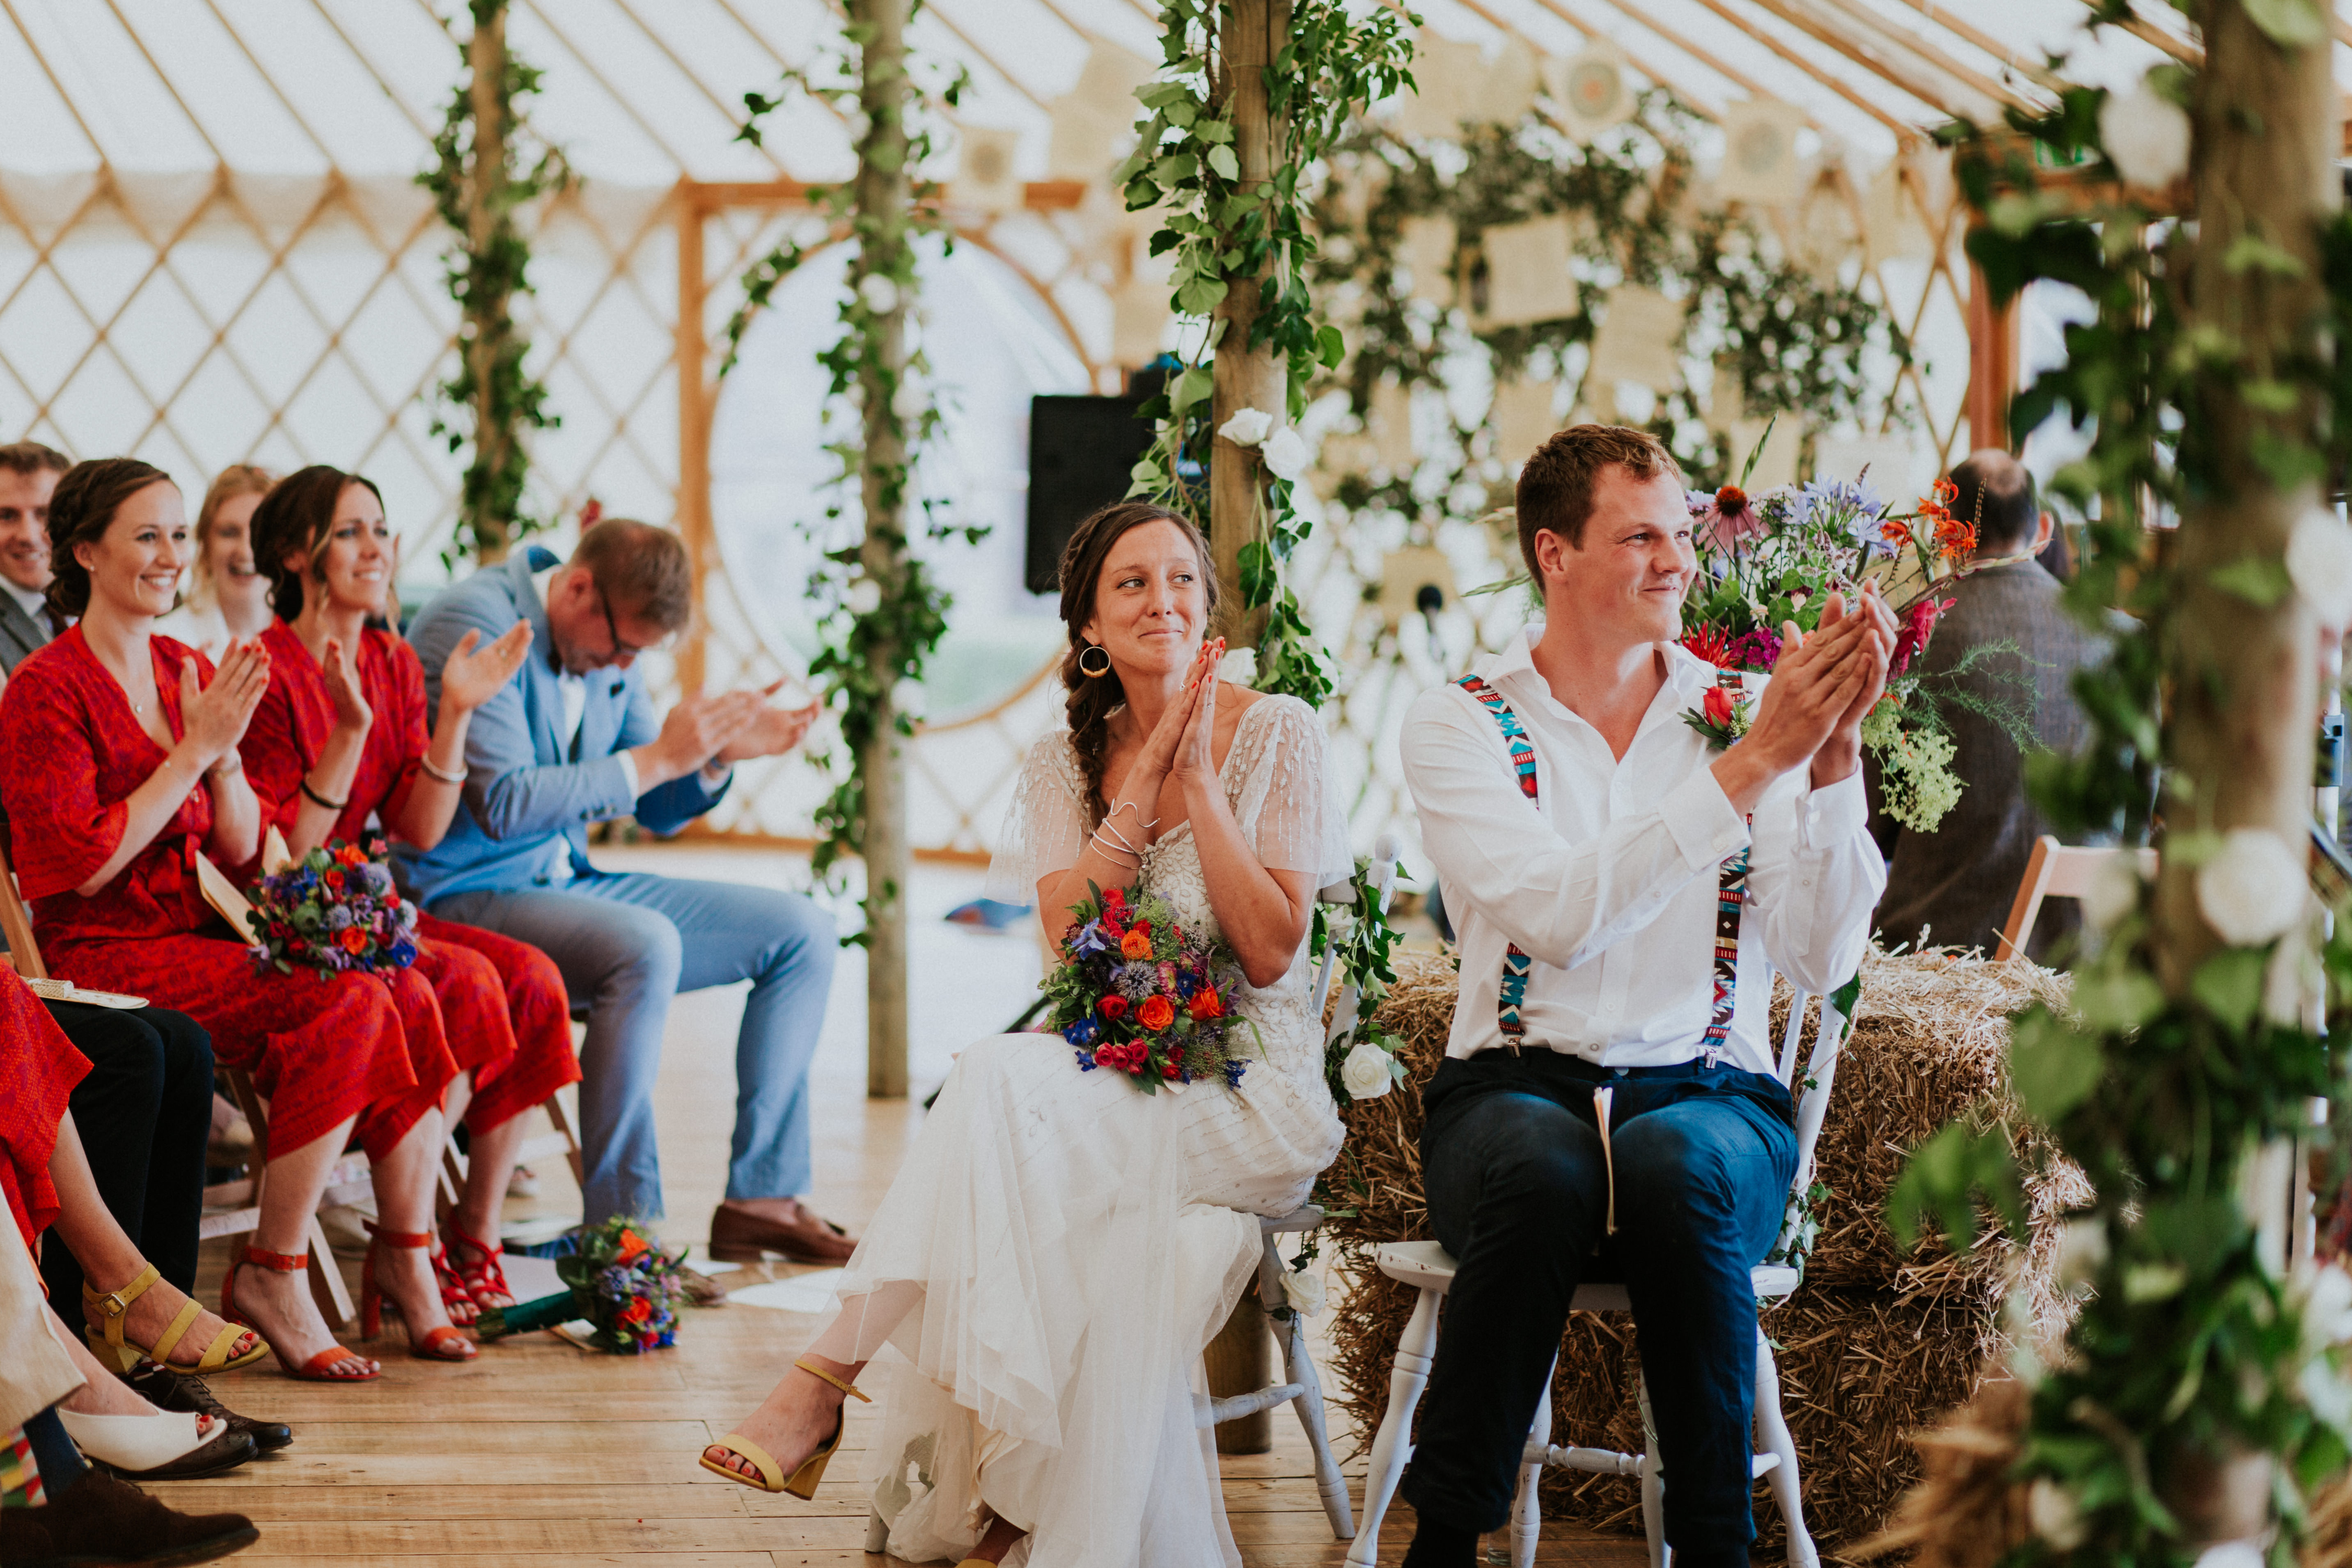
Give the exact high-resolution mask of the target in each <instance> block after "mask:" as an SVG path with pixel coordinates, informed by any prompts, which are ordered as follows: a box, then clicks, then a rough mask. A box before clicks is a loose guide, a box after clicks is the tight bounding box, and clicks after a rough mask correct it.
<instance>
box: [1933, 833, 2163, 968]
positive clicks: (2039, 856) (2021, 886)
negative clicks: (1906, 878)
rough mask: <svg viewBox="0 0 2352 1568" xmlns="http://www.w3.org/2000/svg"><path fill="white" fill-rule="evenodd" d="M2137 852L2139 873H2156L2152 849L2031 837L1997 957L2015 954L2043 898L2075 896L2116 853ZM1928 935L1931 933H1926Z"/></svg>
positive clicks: (2088, 887) (2022, 945) (2030, 931)
mask: <svg viewBox="0 0 2352 1568" xmlns="http://www.w3.org/2000/svg"><path fill="white" fill-rule="evenodd" d="M2129 854H2137V855H2138V856H2139V869H2140V875H2141V876H2143V877H2150V878H2152V877H2154V876H2155V875H2156V851H2155V850H2153V849H2140V850H2129V849H2085V848H2081V847H2072V846H2068V845H2064V844H2061V843H2059V842H2058V840H2057V839H2056V838H2054V837H2052V836H2051V835H2049V834H2047V833H2045V834H2043V835H2042V837H2039V838H2037V839H2035V840H2034V841H2033V856H2032V858H2031V859H2029V860H2027V861H2026V863H2025V879H2024V880H2023V881H2021V882H2020V883H2018V885H2017V900H2016V901H2015V902H2014V903H2012V904H2011V905H2010V906H2009V923H2008V924H2006V925H2004V926H2002V927H2001V928H2000V944H1999V945H1998V946H1997V947H1996V948H1995V949H1994V951H1993V957H1994V958H1995V959H1997V960H2006V959H2009V958H2013V957H2015V956H2016V955H2017V954H2018V953H2020V952H2023V951H2024V950H2025V942H2026V938H2028V937H2029V936H2031V935H2032V934H2033V920H2034V917H2035V916H2036V915H2039V914H2040V913H2041V912H2042V900H2044V899H2079V898H2082V897H2083V896H2084V895H2085V894H2087V893H2088V892H2089V891H2090V890H2091V887H2092V884H2093V883H2095V882H2096V881H2097V880H2098V877H2099V873H2100V872H2101V871H2102V870H2104V869H2105V867H2106V865H2107V862H2109V861H2110V860H2113V859H2115V858H2116V857H2117V856H2119V855H2129ZM1930 934H1931V935H1932V934H1933V933H1930Z"/></svg>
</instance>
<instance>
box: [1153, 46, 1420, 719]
mask: <svg viewBox="0 0 2352 1568" xmlns="http://www.w3.org/2000/svg"><path fill="white" fill-rule="evenodd" d="M1222 10H1223V7H1222V6H1221V5H1219V4H1218V0H1163V4H1162V5H1161V6H1160V27H1161V39H1160V46H1161V55H1162V58H1161V74H1160V80H1158V81H1155V82H1152V83H1150V84H1149V85H1147V86H1146V87H1144V88H1143V89H1141V90H1140V91H1139V92H1138V93H1137V95H1136V96H1137V98H1138V99H1139V100H1140V101H1141V103H1142V105H1143V108H1144V110H1146V111H1147V112H1146V114H1145V116H1144V118H1143V119H1142V120H1141V121H1139V122H1138V124H1137V127H1136V130H1137V136H1138V140H1137V144H1136V150H1135V153H1134V154H1133V155H1132V156H1130V157H1129V159H1128V160H1127V162H1126V163H1123V164H1122V165H1120V167H1119V170H1118V174H1117V175H1116V176H1115V178H1116V179H1117V181H1118V184H1120V185H1121V186H1122V187H1123V188H1124V190H1125V193H1126V198H1127V205H1128V209H1129V211H1132V212H1139V211H1143V210H1146V209H1150V208H1157V209H1159V210H1160V211H1161V212H1162V213H1163V215H1164V216H1163V218H1162V222H1161V226H1160V230H1159V232H1158V233H1156V234H1154V235H1153V236H1152V237H1151V254H1153V255H1154V256H1161V255H1168V254H1171V253H1172V254H1173V256H1174V258H1175V260H1174V270H1173V272H1172V274H1171V279H1170V286H1171V304H1172V305H1173V306H1174V308H1175V310H1176V312H1177V314H1178V315H1180V316H1183V317H1188V318H1192V319H1195V320H1204V319H1207V318H1209V317H1210V316H1211V313H1212V312H1213V311H1214V310H1216V308H1217V307H1218V306H1219V305H1220V304H1222V303H1223V301H1224V300H1225V297H1226V294H1227V292H1228V291H1229V289H1231V287H1232V286H1233V284H1234V282H1235V281H1236V280H1241V279H1264V289H1263V291H1262V293H1261V295H1260V298H1259V309H1258V312H1257V315H1256V316H1255V319H1254V320H1253V321H1251V322H1250V324H1249V335H1248V342H1247V346H1248V347H1250V348H1252V349H1255V348H1260V347H1265V348H1270V349H1271V350H1272V351H1273V352H1274V353H1276V354H1277V355H1279V356H1280V358H1281V360H1282V363H1283V365H1284V367H1285V370H1286V376H1287V397H1286V409H1284V410H1281V411H1276V410H1273V409H1267V410H1264V411H1263V412H1265V413H1267V414H1276V413H1277V412H1281V413H1285V414H1286V415H1287V416H1288V417H1289V418H1290V419H1292V420H1295V419H1297V416H1299V415H1300V414H1302V413H1303V412H1305V409H1306V405H1307V404H1306V399H1307V385H1308V384H1309V382H1310V381H1311V379H1312V377H1313V376H1314V374H1316V372H1317V370H1318V368H1321V369H1328V368H1330V367H1332V366H1335V365H1337V364H1339V362H1340V360H1341V358H1342V356H1343V355H1344V353H1345V352H1346V351H1345V346H1344V344H1343V343H1342V342H1341V339H1340V335H1339V329H1338V328H1337V327H1334V326H1332V325H1331V324H1330V323H1329V322H1328V321H1325V320H1323V319H1322V317H1321V315H1320V314H1319V313H1318V310H1317V308H1316V305H1315V300H1314V297H1313V294H1312V292H1311V290H1310V289H1309V286H1308V285H1309V269H1308V268H1309V263H1310V261H1311V259H1312V258H1313V256H1314V253H1315V237H1314V235H1313V232H1312V230H1311V228H1310V226H1309V224H1308V221H1307V218H1308V211H1309V205H1310V202H1311V198H1312V186H1313V184H1314V181H1315V178H1316V175H1317V173H1318V165H1319V163H1320V161H1321V160H1322V158H1323V156H1324V154H1325V153H1326V152H1327V151H1328V150H1329V149H1330V148H1331V147H1332V146H1333V145H1335V144H1336V143H1337V142H1338V141H1339V138H1340V137H1341V136H1342V135H1343V134H1344V133H1345V132H1346V131H1347V128H1348V126H1349V124H1350V122H1351V121H1354V120H1355V119H1356V118H1357V117H1358V116H1359V115H1360V114H1361V113H1362V112H1363V111H1364V110H1366V109H1368V108H1370V106H1371V104H1372V103H1374V102H1376V101H1377V100H1380V99H1381V98H1384V97H1386V96H1387V95H1389V94H1390V93H1392V92H1394V91H1396V90H1397V89H1399V88H1400V87H1405V86H1410V85H1411V84H1412V77H1411V75H1410V74H1409V73H1408V71H1407V66H1408V64H1409V63H1410V61H1411V58H1412V40H1411V37H1410V36H1409V35H1408V34H1407V33H1406V32H1405V27H1406V26H1407V25H1408V24H1410V25H1413V26H1418V25H1419V23H1420V18H1419V17H1418V16H1412V15H1410V14H1408V13H1401V12H1391V11H1386V10H1377V9H1376V10H1374V11H1372V12H1371V13H1370V15H1369V16H1363V17H1361V18H1357V17H1353V16H1350V15H1349V6H1348V5H1346V4H1345V3H1344V0H1300V3H1299V4H1297V5H1295V6H1294V7H1293V8H1292V10H1291V15H1290V30H1289V36H1288V37H1286V39H1285V40H1284V41H1283V42H1282V45H1281V47H1280V48H1279V49H1278V50H1277V51H1276V55H1275V58H1273V60H1271V61H1270V62H1269V63H1268V64H1267V66H1266V67H1265V75H1264V79H1265V89H1266V97H1267V110H1268V118H1269V120H1270V121H1271V123H1272V127H1273V138H1274V149H1275V150H1274V158H1273V165H1274V166H1273V174H1272V177H1271V178H1270V179H1269V180H1267V181H1266V182H1265V184H1262V185H1255V186H1254V185H1250V184H1244V182H1243V180H1242V178H1241V164H1240V162H1239V159H1238V157H1237V156H1236V154H1235V153H1234V123H1233V121H1232V120H1231V118H1230V117H1229V116H1230V112H1231V111H1230V107H1229V105H1228V104H1227V103H1226V102H1225V100H1224V99H1223V96H1222V94H1221V92H1220V90H1219V82H1218V77H1219V74H1220V64H1219V60H1218V56H1217V30H1218V26H1219V22H1220V20H1221V13H1222ZM1226 324H1227V323H1226V321H1224V320H1223V319H1218V320H1216V321H1213V323H1212V324H1211V325H1210V326H1208V327H1207V329H1206V330H1204V331H1202V334H1201V338H1200V346H1199V349H1198V351H1197V353H1196V354H1195V355H1194V357H1193V358H1192V361H1191V362H1190V363H1186V364H1184V365H1183V366H1182V367H1181V369H1179V370H1177V371H1175V372H1173V373H1171V376H1170V378H1169V383H1168V388H1167V391H1166V392H1165V393H1164V394H1163V395H1161V396H1160V397H1157V398H1154V399H1152V400H1151V401H1150V403H1148V404H1147V405H1145V406H1144V409H1143V414H1144V416H1146V417H1148V418H1151V419H1153V420H1155V421H1156V422H1157V424H1158V428H1159V434H1158V437H1157V439H1156V440H1155V442H1154V443H1153V446H1152V447H1151V449H1150V452H1149V453H1148V454H1146V456H1145V457H1144V458H1143V460H1142V461H1141V462H1140V463H1139V464H1138V465H1137V466H1136V469H1135V477H1134V487H1133V489H1131V490H1130V491H1129V493H1130V494H1131V495H1135V496H1139V497H1145V498H1148V499H1150V500H1157V501H1160V503H1161V504H1163V505H1167V506H1170V507H1173V508H1178V509H1181V510H1183V511H1185V512H1186V513H1187V514H1188V515H1190V516H1192V518H1193V520H1194V521H1196V522H1198V523H1199V524H1200V525H1201V527H1202V531H1203V532H1204V533H1205V532H1206V531H1207V526H1208V519H1207V517H1206V515H1205V510H1206V504H1207V500H1206V495H1205V490H1204V487H1202V485H1201V484H1199V483H1197V482H1194V481H1192V480H1191V479H1188V478H1187V477H1186V476H1187V475H1188V473H1202V474H1204V473H1205V472H1206V471H1207V468H1208V463H1209V447H1210V440H1211V437H1212V434H1213V433H1212V431H1211V430H1210V428H1209V409H1210V398H1211V393H1212V391H1213V373H1212V371H1211V368H1210V366H1211V363H1212V360H1213V356H1214V354H1215V353H1216V351H1217V349H1218V346H1219V342H1220V340H1221V339H1222V337H1223V329H1224V328H1225V326H1226ZM1277 423H1280V421H1277ZM1278 467H1279V465H1276V464H1273V463H1266V462H1263V461H1262V462H1261V466H1260V472H1259V495H1258V504H1257V519H1256V521H1257V526H1256V528H1255V534H1256V537H1255V538H1254V539H1253V540H1252V541H1251V542H1249V543H1248V544H1247V545H1245V546H1244V548H1243V550H1242V554H1241V583H1240V587H1241V597H1242V607H1243V609H1244V612H1245V613H1252V612H1254V613H1257V614H1262V615H1264V616H1265V630H1264V631H1263V632H1262V633H1261V634H1260V635H1259V637H1258V639H1257V671H1256V677H1255V681H1254V682H1253V684H1255V686H1256V687H1257V689H1260V690H1262V691H1279V692H1287V693H1289V694H1290V695H1292V696H1295V697H1298V698H1301V699H1303V700H1305V701H1307V703H1308V704H1309V705H1311V706H1315V707H1320V706H1321V705H1322V702H1323V699H1324V698H1325V697H1327V696H1328V695H1329V694H1330V692H1331V689H1332V686H1331V676H1330V672H1329V670H1328V664H1327V660H1326V658H1325V657H1324V655H1323V653H1322V651H1321V649H1320V647H1319V645H1318V643H1317V641H1316V638H1315V634H1314V632H1313V630H1312V628H1310V627H1309V626H1307V620H1306V617H1305V616H1304V614H1303V613H1302V612H1301V610H1300V608H1299V605H1298V599H1297V595H1295V594H1294V593H1292V591H1291V590H1290V588H1289V586H1288V584H1286V582H1285V581H1284V575H1283V568H1284V565H1285V563H1287V562H1288V561H1289V559H1290V557H1291V555H1292V553H1293V552H1295V551H1296V550H1297V547H1298V544H1299V542H1301V541H1302V540H1304V539H1305V538H1306V537H1307V531H1308V529H1309V527H1310V526H1311V525H1310V523H1309V521H1308V520H1307V519H1306V518H1304V517H1302V516H1301V515H1300V514H1299V512H1298V511H1297V508H1296V507H1295V506H1294V505H1293V504H1292V495H1291V484H1292V481H1293V479H1295V478H1296V475H1295V473H1294V474H1293V475H1291V476H1288V477H1286V476H1285V475H1283V474H1281V473H1280V472H1278V471H1277V468H1278Z"/></svg>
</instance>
